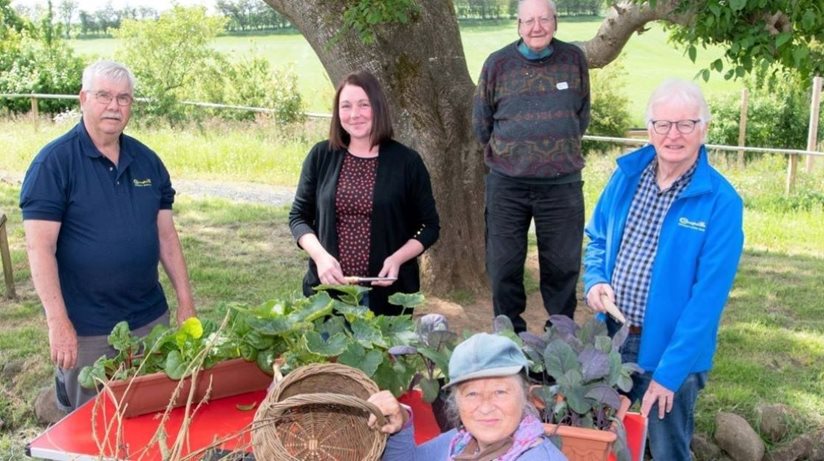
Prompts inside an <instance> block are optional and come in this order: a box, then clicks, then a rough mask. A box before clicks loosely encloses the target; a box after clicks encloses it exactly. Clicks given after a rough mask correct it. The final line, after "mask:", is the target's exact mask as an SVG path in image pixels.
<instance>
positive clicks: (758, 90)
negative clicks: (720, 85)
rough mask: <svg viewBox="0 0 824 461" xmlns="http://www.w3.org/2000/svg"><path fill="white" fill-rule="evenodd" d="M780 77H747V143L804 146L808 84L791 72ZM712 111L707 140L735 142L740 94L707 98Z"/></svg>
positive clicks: (823, 117) (823, 119) (823, 128)
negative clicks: (748, 90)
mask: <svg viewBox="0 0 824 461" xmlns="http://www.w3.org/2000/svg"><path fill="white" fill-rule="evenodd" d="M779 75H780V78H778V79H774V80H770V81H762V82H759V81H758V79H757V76H751V77H749V78H748V79H747V83H748V86H749V87H750V95H749V100H748V104H747V134H746V143H747V145H748V146H756V147H776V148H784V149H805V148H806V145H807V130H808V128H807V127H808V125H809V120H810V89H809V85H806V84H804V83H803V82H801V81H799V78H798V77H797V75H794V73H792V72H788V71H784V72H779ZM709 105H710V111H711V113H712V118H713V120H712V123H710V131H709V140H710V142H712V143H714V144H728V145H737V144H738V130H739V128H738V126H739V119H740V113H741V111H740V107H741V98H740V96H726V97H720V98H714V99H711V100H710V101H709ZM818 130H819V131H818V139H821V138H822V136H824V112H822V113H821V114H820V116H819V125H818Z"/></svg>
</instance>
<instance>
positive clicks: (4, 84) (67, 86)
mask: <svg viewBox="0 0 824 461" xmlns="http://www.w3.org/2000/svg"><path fill="white" fill-rule="evenodd" d="M0 56H2V58H0V93H46V94H77V93H78V92H79V91H80V79H81V74H82V73H83V66H84V63H83V60H82V59H80V58H79V57H77V56H75V55H74V51H73V50H72V48H71V47H69V46H68V45H66V43H65V42H63V41H61V40H58V39H52V40H51V42H46V41H43V40H39V39H37V38H35V37H33V36H31V35H30V34H29V32H27V31H24V32H22V33H21V34H16V33H14V32H11V33H10V34H9V36H8V37H7V38H6V40H3V41H2V42H0ZM38 104H39V105H38V107H39V109H40V110H41V111H43V112H48V113H59V112H62V111H64V110H66V109H69V108H72V107H76V106H77V102H76V101H74V100H65V99H45V100H42V99H41V100H40V101H39V102H38ZM0 107H5V108H7V109H8V110H10V111H13V112H26V111H28V110H29V109H30V108H31V103H30V102H29V100H27V99H21V98H17V99H0Z"/></svg>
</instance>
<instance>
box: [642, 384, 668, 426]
mask: <svg viewBox="0 0 824 461" xmlns="http://www.w3.org/2000/svg"><path fill="white" fill-rule="evenodd" d="M674 399H675V392H673V391H671V390H669V389H667V388H666V387H664V386H662V385H660V384H658V383H657V382H655V381H654V380H653V381H652V382H650V383H649V387H648V388H647V392H645V393H644V398H643V399H641V414H642V415H644V416H646V417H647V418H649V412H650V410H652V406H653V405H655V404H656V403H657V404H658V419H664V416H666V413H669V412H670V411H672V401H673V400H674Z"/></svg>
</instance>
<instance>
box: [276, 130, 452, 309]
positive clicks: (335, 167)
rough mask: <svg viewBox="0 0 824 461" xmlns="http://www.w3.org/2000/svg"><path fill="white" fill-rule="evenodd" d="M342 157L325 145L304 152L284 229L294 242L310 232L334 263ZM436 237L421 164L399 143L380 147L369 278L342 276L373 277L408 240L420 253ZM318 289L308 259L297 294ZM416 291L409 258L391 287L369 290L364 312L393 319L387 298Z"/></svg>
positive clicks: (431, 200) (437, 226) (415, 267)
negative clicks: (336, 207) (420, 249)
mask: <svg viewBox="0 0 824 461" xmlns="http://www.w3.org/2000/svg"><path fill="white" fill-rule="evenodd" d="M345 155H346V150H344V149H338V150H333V149H331V148H330V146H329V142H328V141H323V142H319V143H318V144H316V145H315V146H314V147H313V148H312V150H311V151H309V155H307V156H306V160H305V161H304V162H303V169H302V170H301V173H300V181H299V182H298V187H297V191H296V192H295V200H294V202H292V210H291V211H290V212H289V227H290V229H291V231H292V235H293V236H294V238H295V240H296V241H297V240H299V239H300V238H301V236H303V235H305V234H307V233H310V232H311V233H314V234H315V235H317V237H318V240H319V241H320V243H321V245H323V248H324V249H326V251H328V252H329V253H330V254H331V255H332V256H334V257H335V258H339V251H338V234H337V228H336V223H337V219H336V210H335V192H336V191H337V187H338V176H339V175H340V169H341V164H342V163H343V158H344V156H345ZM439 232H440V224H439V219H438V211H437V210H436V208H435V198H434V197H433V196H432V185H431V183H430V181H429V172H428V171H427V170H426V166H425V165H424V163H423V160H422V159H421V157H420V156H419V155H418V153H417V152H415V151H414V150H412V149H410V148H408V147H406V146H404V145H403V144H401V143H399V142H396V141H387V142H385V143H383V144H381V146H380V150H379V156H378V171H377V174H376V177H375V190H374V194H373V204H372V221H371V226H370V238H369V240H370V242H369V273H368V274H345V275H365V276H377V275H378V272H380V270H381V268H383V262H384V260H385V259H386V258H387V257H388V256H389V255H391V254H392V253H394V252H395V251H397V250H398V248H400V247H402V246H403V245H404V244H405V243H406V242H407V241H408V240H409V239H410V238H414V239H416V240H418V241H419V242H421V244H422V245H423V247H424V249H426V248H429V247H430V246H431V245H432V244H434V243H435V241H437V240H438V234H439ZM318 284H320V279H319V278H318V271H317V267H316V266H315V263H314V261H312V258H309V270H308V271H307V272H306V276H305V277H304V278H303V293H304V294H305V295H306V296H310V295H311V294H312V293H313V292H314V291H313V290H312V287H313V286H316V285H318ZM417 291H420V278H419V274H418V259H417V258H412V259H410V260H409V261H407V262H406V263H405V264H403V265H402V266H401V267H400V269H399V271H398V280H397V281H396V282H395V283H393V284H392V285H390V286H388V287H372V291H371V292H370V293H369V307H370V309H371V310H372V311H374V312H375V313H376V314H397V313H399V312H400V308H397V307H396V306H393V305H391V304H388V302H387V298H388V297H389V296H390V295H391V294H393V293H397V292H402V293H414V292H417Z"/></svg>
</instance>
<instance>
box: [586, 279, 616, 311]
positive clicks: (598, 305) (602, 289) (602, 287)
mask: <svg viewBox="0 0 824 461" xmlns="http://www.w3.org/2000/svg"><path fill="white" fill-rule="evenodd" d="M602 297H606V298H607V299H609V300H610V301H612V303H613V304H615V292H614V291H612V287H611V286H609V284H608V283H598V284H595V285H593V286H592V288H590V289H589V291H588V292H587V306H589V308H590V309H592V310H593V311H595V312H606V307H605V306H604V302H603V301H602V300H601V298H602Z"/></svg>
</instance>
